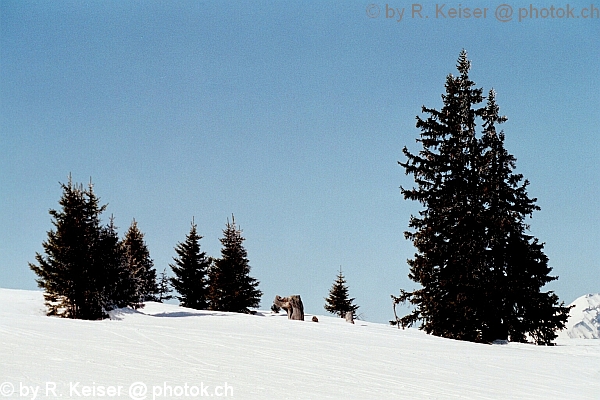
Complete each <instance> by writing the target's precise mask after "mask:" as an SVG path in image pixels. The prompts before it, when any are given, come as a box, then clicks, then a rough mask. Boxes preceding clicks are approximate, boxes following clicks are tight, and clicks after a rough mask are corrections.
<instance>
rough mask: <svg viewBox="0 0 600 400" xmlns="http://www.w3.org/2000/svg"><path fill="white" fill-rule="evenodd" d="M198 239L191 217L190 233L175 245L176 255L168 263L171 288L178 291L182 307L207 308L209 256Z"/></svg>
mask: <svg viewBox="0 0 600 400" xmlns="http://www.w3.org/2000/svg"><path fill="white" fill-rule="evenodd" d="M200 239H202V236H200V235H198V232H197V230H196V224H195V223H194V220H193V219H192V227H191V228H190V233H188V234H187V236H186V237H185V241H184V242H182V243H178V244H177V246H176V247H175V252H176V253H177V257H173V260H174V261H175V263H174V264H169V266H170V267H171V269H172V270H173V273H174V274H175V277H173V278H171V284H172V285H173V288H174V289H175V290H176V291H177V292H178V293H179V296H177V299H179V302H180V304H181V305H182V306H183V307H189V308H194V309H197V310H205V309H207V308H208V269H209V267H210V262H211V260H210V258H209V257H207V256H206V253H205V252H203V251H200Z"/></svg>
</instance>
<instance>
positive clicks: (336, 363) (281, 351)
mask: <svg viewBox="0 0 600 400" xmlns="http://www.w3.org/2000/svg"><path fill="white" fill-rule="evenodd" d="M0 304H1V305H0V360H1V361H2V362H1V364H0V385H2V384H4V383H6V382H8V383H10V384H12V385H13V386H14V388H16V392H15V393H14V396H13V397H10V396H8V397H5V398H11V399H12V398H14V399H23V398H26V397H21V396H18V394H19V392H18V390H19V387H20V386H19V385H21V384H22V385H28V386H39V387H40V388H41V390H40V394H39V395H38V397H37V398H38V399H50V398H53V397H52V396H50V397H46V396H45V394H44V393H43V390H44V387H45V384H46V382H56V384H57V391H58V392H59V393H60V394H61V395H62V396H61V399H69V398H83V397H82V396H71V395H72V393H70V390H69V385H70V383H76V382H80V385H105V386H118V385H121V386H123V387H124V390H123V392H122V393H121V395H120V396H117V397H112V398H120V399H131V397H130V396H129V393H128V388H129V387H130V385H132V384H133V383H134V382H143V383H144V384H145V385H147V387H148V393H147V396H146V398H147V399H152V398H153V393H152V389H153V387H154V386H157V387H163V385H165V384H167V385H172V386H177V385H178V386H183V385H185V384H188V385H189V386H192V385H195V386H198V387H199V386H200V385H201V384H204V385H205V386H206V385H208V386H209V387H210V388H214V387H216V386H218V385H224V384H225V383H227V385H229V386H230V387H232V388H233V395H234V396H233V398H236V399H600V340H585V339H568V338H565V337H564V335H563V337H561V338H560V339H559V340H558V342H557V343H558V344H559V345H558V346H555V347H541V346H533V345H527V344H517V343H510V344H507V345H482V344H474V343H467V342H460V341H454V340H448V339H442V338H437V337H433V336H429V335H426V334H424V333H423V332H420V331H418V330H415V329H408V330H404V331H403V330H398V329H397V328H393V327H390V326H386V325H382V324H374V323H368V322H364V321H356V324H355V325H352V324H348V323H346V322H345V321H344V320H342V319H339V318H333V317H327V316H319V322H318V323H314V322H310V315H309V316H308V317H307V318H306V319H307V321H305V322H300V321H289V320H287V318H286V317H285V315H284V314H280V315H274V314H271V313H269V312H259V313H258V314H257V315H242V314H231V313H222V312H212V311H196V310H189V309H185V308H181V307H178V306H175V305H168V304H157V303H147V304H146V307H145V308H143V309H140V310H137V311H132V310H118V311H115V312H112V313H111V314H112V317H113V319H111V320H104V321H75V320H65V319H59V318H51V317H46V316H45V315H44V307H43V298H42V294H41V293H40V292H34V291H21V290H9V289H0ZM2 388H3V387H2V386H0V389H2ZM0 394H2V393H0ZM230 397H231V396H230ZM29 398H30V399H31V396H29ZM87 398H90V397H87ZM98 398H99V397H98ZM104 398H109V397H106V396H105V397H104ZM155 398H156V399H167V398H183V399H188V398H189V399H191V398H195V397H192V396H189V397H185V396H183V397H181V396H180V397H175V396H171V397H169V396H162V397H161V396H158V397H155ZM138 400H141V399H138Z"/></svg>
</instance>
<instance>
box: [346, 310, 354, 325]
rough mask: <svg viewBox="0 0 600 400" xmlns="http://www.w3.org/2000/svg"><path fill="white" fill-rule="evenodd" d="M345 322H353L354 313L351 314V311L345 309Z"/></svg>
mask: <svg viewBox="0 0 600 400" xmlns="http://www.w3.org/2000/svg"><path fill="white" fill-rule="evenodd" d="M346 322H350V323H351V324H353V323H354V315H353V314H352V311H346Z"/></svg>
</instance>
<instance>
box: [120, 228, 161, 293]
mask: <svg viewBox="0 0 600 400" xmlns="http://www.w3.org/2000/svg"><path fill="white" fill-rule="evenodd" d="M122 245H123V247H124V250H125V260H126V263H127V267H128V268H129V270H130V271H131V274H132V276H133V279H134V281H135V287H136V289H137V293H136V297H137V298H138V299H139V300H138V301H139V302H140V303H141V302H144V301H156V294H157V293H158V287H157V284H156V270H155V269H154V261H153V260H152V259H151V258H150V252H149V251H148V247H147V246H146V242H145V241H144V234H143V233H142V232H141V231H140V230H139V228H138V225H137V221H136V220H135V219H134V220H133V222H132V223H131V226H130V227H129V229H128V230H127V233H126V234H125V238H124V239H123V242H122Z"/></svg>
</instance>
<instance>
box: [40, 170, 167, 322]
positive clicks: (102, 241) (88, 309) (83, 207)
mask: <svg viewBox="0 0 600 400" xmlns="http://www.w3.org/2000/svg"><path fill="white" fill-rule="evenodd" d="M61 188H62V190H63V194H62V197H61V199H60V200H59V205H60V206H61V209H60V210H50V215H51V216H52V219H53V221H52V224H53V225H54V229H51V230H50V231H49V232H48V238H47V240H46V241H44V242H43V243H42V247H43V248H44V253H45V254H43V255H42V254H40V253H36V257H35V258H36V261H37V264H34V263H29V267H30V268H31V270H32V271H33V272H34V273H35V274H36V275H37V277H38V278H37V279H36V281H37V284H38V286H39V287H40V288H41V289H43V290H44V300H45V304H46V307H47V313H48V315H54V316H59V317H65V318H77V319H88V320H94V319H101V318H105V317H107V315H108V312H109V311H111V310H113V309H115V308H119V307H127V306H129V307H133V308H139V307H141V306H142V303H143V302H144V301H147V300H154V299H155V295H156V293H157V286H156V272H155V270H154V267H153V261H152V259H151V258H150V254H149V252H148V248H147V247H146V243H145V242H144V235H143V234H142V233H141V232H140V231H139V229H138V227H137V222H136V221H135V220H134V221H133V223H132V224H131V226H130V227H129V229H128V231H127V233H126V234H125V237H124V239H123V240H120V239H119V236H118V233H117V227H116V226H115V224H114V217H112V216H111V217H110V220H109V223H108V224H107V225H106V226H102V225H101V223H100V216H101V214H102V212H104V211H105V210H106V205H100V200H99V198H98V197H97V196H96V194H95V192H94V189H93V185H92V183H91V181H90V183H89V185H88V187H87V188H84V187H83V185H82V184H74V183H73V182H72V180H71V177H70V176H69V180H68V182H67V184H61Z"/></svg>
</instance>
